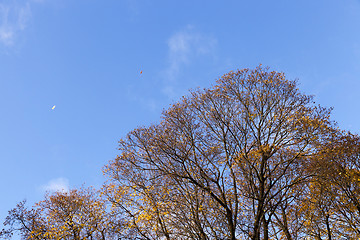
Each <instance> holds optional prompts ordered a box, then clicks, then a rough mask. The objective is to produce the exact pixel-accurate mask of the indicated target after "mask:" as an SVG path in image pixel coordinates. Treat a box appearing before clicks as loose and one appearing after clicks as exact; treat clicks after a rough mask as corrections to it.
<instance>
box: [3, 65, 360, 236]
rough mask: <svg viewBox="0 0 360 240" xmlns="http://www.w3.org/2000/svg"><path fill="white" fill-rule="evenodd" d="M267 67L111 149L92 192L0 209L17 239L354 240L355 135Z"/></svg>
mask: <svg viewBox="0 0 360 240" xmlns="http://www.w3.org/2000/svg"><path fill="white" fill-rule="evenodd" d="M330 112H331V109H326V108H323V107H321V106H319V105H315V103H314V101H313V97H312V96H308V95H305V94H303V93H301V92H300V91H299V90H298V88H297V83H296V81H290V80H287V79H286V78H285V75H284V74H283V73H279V72H276V71H270V70H269V69H268V68H264V67H261V66H259V67H257V68H256V69H253V70H251V69H243V70H238V71H235V72H230V73H228V74H225V75H224V76H222V77H221V78H220V79H219V80H218V81H217V84H216V85H215V86H213V87H212V88H210V89H203V90H195V91H192V92H191V94H190V95H189V96H186V97H183V98H182V99H181V100H180V101H179V102H177V103H175V104H173V105H172V106H171V107H170V108H169V109H167V110H166V111H164V112H163V115H162V118H161V121H160V122H159V123H158V124H154V125H151V126H148V127H139V128H137V129H134V130H133V131H131V132H130V133H128V135H127V136H126V137H124V138H123V139H121V140H120V141H119V155H118V156H117V157H116V158H115V159H114V160H112V161H110V162H109V163H108V164H107V165H106V166H105V167H104V169H103V171H104V174H105V176H106V177H107V181H106V182H105V183H104V185H103V187H102V189H101V190H99V191H95V190H93V189H78V190H76V189H75V190H71V191H70V192H66V193H60V192H57V193H53V194H48V195H46V196H45V200H43V201H41V202H39V203H37V204H36V205H35V206H33V207H32V208H29V209H28V208H26V207H25V205H24V202H21V203H19V204H18V205H17V207H16V208H14V209H13V210H11V211H10V212H9V215H8V217H7V218H6V221H5V223H4V225H5V226H6V228H4V230H3V231H2V232H1V235H0V236H3V237H9V236H11V234H12V233H14V232H16V231H18V232H20V234H21V236H22V237H23V239H149V240H150V239H198V240H207V239H229V240H235V239H251V240H260V239H264V240H267V239H279V240H280V239H286V240H297V239H319V240H320V239H341V238H344V239H358V238H359V237H360V161H359V160H360V159H359V157H360V139H359V136H357V135H356V134H353V133H349V132H344V131H341V130H340V129H338V128H337V126H336V124H335V123H334V122H332V121H331V119H330Z"/></svg>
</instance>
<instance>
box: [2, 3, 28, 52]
mask: <svg viewBox="0 0 360 240" xmlns="http://www.w3.org/2000/svg"><path fill="white" fill-rule="evenodd" d="M30 18H31V7H30V1H25V2H21V3H19V2H17V1H4V2H1V3H0V44H2V45H5V46H7V47H9V46H13V45H14V44H15V42H16V38H17V37H18V35H19V34H20V33H21V32H22V31H24V30H25V28H26V27H27V25H28V23H29V20H30Z"/></svg>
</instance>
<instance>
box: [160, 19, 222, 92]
mask: <svg viewBox="0 0 360 240" xmlns="http://www.w3.org/2000/svg"><path fill="white" fill-rule="evenodd" d="M216 43H217V41H216V39H215V38H213V37H210V36H207V35H204V34H202V33H200V32H198V31H196V30H195V29H194V28H193V27H192V26H188V27H186V28H185V29H184V30H182V31H179V32H176V33H175V34H173V35H172V36H171V37H170V38H169V39H168V41H167V45H168V59H169V64H168V67H167V68H166V69H165V70H164V76H163V78H164V84H165V86H164V87H163V89H162V92H163V93H164V94H165V95H166V96H168V97H169V98H173V97H175V96H176V93H175V92H176V91H175V83H176V80H177V77H178V75H179V73H180V71H181V70H182V68H183V67H184V66H186V65H189V64H191V62H192V61H193V60H194V59H195V58H196V57H200V56H205V55H209V54H211V53H212V52H213V50H214V48H215V46H216Z"/></svg>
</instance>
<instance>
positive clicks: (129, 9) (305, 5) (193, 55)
mask: <svg viewBox="0 0 360 240" xmlns="http://www.w3.org/2000/svg"><path fill="white" fill-rule="evenodd" d="M260 63H262V64H263V65H265V66H269V67H270V68H271V69H274V70H277V71H283V72H285V73H286V75H287V77H288V78H289V79H295V78H298V79H299V83H300V89H301V90H302V91H303V92H305V93H307V94H314V95H315V96H316V98H315V99H316V102H318V103H320V104H321V105H323V106H326V107H334V111H333V120H335V121H337V122H338V124H339V126H340V127H341V128H343V129H346V130H351V131H353V132H356V133H359V132H360V131H359V130H360V122H359V120H358V119H359V118H360V105H359V102H360V101H359V99H360V94H359V89H360V79H359V77H360V1H359V0H318V1H313V0H301V1H300V0H299V1H289V0H282V1H280V0H273V1H268V0H263V1H256V0H252V1H240V0H237V1H212V0H207V1H171V0H163V1H157V0H154V1H147V0H107V1H99V0H97V1H96V0H77V1H74V0H71V1H70V0H0V111H1V112H0V163H1V168H0V171H1V174H0V189H1V198H0V221H1V222H2V221H3V219H4V217H5V215H6V214H7V211H8V210H9V209H11V208H12V207H14V206H15V205H16V203H17V202H19V201H21V200H23V199H25V198H26V199H28V201H29V203H34V202H35V201H39V200H41V199H42V197H43V194H44V191H46V190H54V189H59V188H62V187H65V188H69V187H70V188H72V187H79V186H81V185H82V184H85V185H87V186H88V185H93V186H95V187H99V186H101V184H102V183H103V181H104V179H103V176H102V173H101V168H102V166H104V165H105V164H106V163H107V162H108V160H110V159H113V158H114V157H116V154H117V150H116V149H117V141H118V140H119V139H120V138H121V137H123V136H125V135H126V133H128V132H129V131H131V130H132V129H134V128H136V127H138V126H142V125H149V124H151V123H156V122H157V121H158V120H159V119H160V114H161V111H162V109H164V108H165V109H166V108H168V106H169V105H170V104H171V103H173V102H175V101H177V100H178V99H179V98H180V97H181V96H182V95H184V94H187V93H188V90H189V89H191V88H196V87H201V88H202V87H209V86H211V85H212V84H213V83H214V82H215V80H216V79H217V78H218V77H220V76H221V75H223V74H225V73H227V72H228V71H230V70H235V69H238V68H240V69H241V68H245V67H250V68H254V67H256V66H257V65H258V64H260ZM140 71H142V74H140ZM54 105H56V108H55V109H54V110H52V109H51V108H52V106H54Z"/></svg>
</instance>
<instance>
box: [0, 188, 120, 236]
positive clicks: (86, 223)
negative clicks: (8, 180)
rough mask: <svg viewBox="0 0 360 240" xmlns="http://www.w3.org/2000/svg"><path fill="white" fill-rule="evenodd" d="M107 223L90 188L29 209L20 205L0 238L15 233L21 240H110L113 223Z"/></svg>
mask: <svg viewBox="0 0 360 240" xmlns="http://www.w3.org/2000/svg"><path fill="white" fill-rule="evenodd" d="M110 219H111V216H109V215H108V214H107V212H106V204H105V201H104V200H103V199H102V198H101V197H100V196H99V193H98V192H97V191H95V190H94V189H92V188H88V189H74V190H70V191H69V192H55V193H53V194H47V195H46V196H45V199H44V200H43V201H40V202H38V203H36V204H35V206H34V207H32V208H30V209H27V208H26V207H25V201H23V202H20V203H19V204H18V205H17V206H16V207H15V208H14V209H12V210H11V211H9V215H8V216H7V217H6V220H5V222H4V225H5V226H8V228H7V229H4V230H3V231H2V232H1V234H0V237H3V238H9V239H10V238H11V236H12V235H13V234H14V233H15V232H19V233H20V235H21V236H22V238H23V239H74V240H80V239H102V240H105V239H113V238H112V236H114V231H113V230H112V227H113V225H114V223H116V222H115V221H113V222H110V221H109V220H110Z"/></svg>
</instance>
